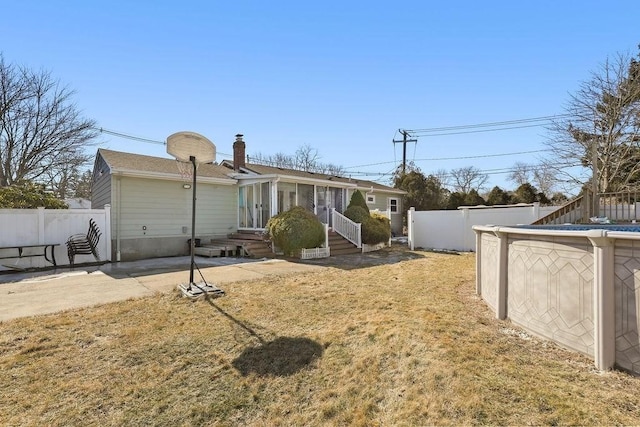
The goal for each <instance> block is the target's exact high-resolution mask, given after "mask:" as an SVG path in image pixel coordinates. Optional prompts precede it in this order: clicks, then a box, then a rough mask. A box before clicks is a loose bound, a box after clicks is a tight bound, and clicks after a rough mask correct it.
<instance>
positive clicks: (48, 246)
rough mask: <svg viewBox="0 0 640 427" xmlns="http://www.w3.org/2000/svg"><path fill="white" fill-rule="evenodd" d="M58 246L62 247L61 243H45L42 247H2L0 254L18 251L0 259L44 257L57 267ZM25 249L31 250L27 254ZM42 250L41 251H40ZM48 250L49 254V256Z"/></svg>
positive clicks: (0, 247)
mask: <svg viewBox="0 0 640 427" xmlns="http://www.w3.org/2000/svg"><path fill="white" fill-rule="evenodd" d="M56 246H60V244H59V243H43V244H41V245H15V246H0V252H4V251H18V252H17V254H11V253H10V254H9V255H6V254H4V255H2V256H0V259H14V258H30V257H37V256H42V257H44V259H45V260H47V261H48V262H50V263H51V264H53V266H54V267H56V266H57V265H58V264H57V263H56V254H55V249H56ZM25 249H29V250H28V251H26V253H25ZM38 249H40V250H41V251H39V250H38ZM47 250H48V251H49V253H48V254H47Z"/></svg>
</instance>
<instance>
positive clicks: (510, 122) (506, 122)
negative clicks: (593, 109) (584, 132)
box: [407, 114, 570, 133]
mask: <svg viewBox="0 0 640 427" xmlns="http://www.w3.org/2000/svg"><path fill="white" fill-rule="evenodd" d="M568 116H570V114H558V115H554V116H541V117H532V118H528V119H516V120H504V121H500V122H485V123H476V124H470V125H457V126H446V127H437V128H422V129H407V131H408V132H410V133H429V132H441V131H449V130H460V129H469V128H482V127H498V126H508V125H513V124H521V123H531V122H541V121H542V122H546V121H550V120H552V119H558V118H563V117H568Z"/></svg>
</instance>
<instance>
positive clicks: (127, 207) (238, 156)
mask: <svg viewBox="0 0 640 427" xmlns="http://www.w3.org/2000/svg"><path fill="white" fill-rule="evenodd" d="M190 188H191V185H190V180H189V179H185V178H183V176H182V175H181V173H180V171H179V168H178V165H177V161H176V160H173V159H165V158H158V157H151V156H144V155H138V154H130V153H123V152H117V151H112V150H106V149H99V150H98V153H97V155H96V160H95V164H94V170H93V186H92V189H93V190H92V208H94V209H97V208H102V207H104V206H105V205H107V204H109V205H111V229H112V252H113V254H112V259H114V260H119V261H130V260H135V259H144V258H153V257H163V256H174V255H184V254H185V253H188V243H187V242H188V240H189V239H190V237H191V206H192V192H191V190H190ZM356 190H360V191H361V192H362V193H363V195H364V196H365V199H366V200H367V204H368V205H369V208H370V209H371V210H375V209H379V210H381V211H386V212H389V215H390V218H391V224H392V231H393V232H394V233H396V234H400V233H401V232H402V195H403V194H404V191H402V190H398V189H395V188H392V187H388V186H384V185H381V184H378V183H375V182H372V181H363V180H354V179H351V178H345V177H338V176H331V175H324V174H318V173H313V172H303V171H297V170H293V169H284V168H277V167H271V166H264V165H258V164H250V163H247V162H246V144H245V142H244V141H243V139H242V135H236V141H235V142H234V145H233V161H229V160H225V161H222V162H221V163H220V164H211V163H209V164H201V165H199V167H198V170H197V206H196V228H195V235H196V236H197V237H198V238H199V239H201V240H205V241H206V240H208V239H217V238H221V237H225V236H227V235H229V234H230V233H234V232H236V231H254V232H258V231H262V230H263V229H264V227H265V225H266V224H267V221H268V220H269V218H271V217H272V216H274V215H277V214H278V213H280V212H283V211H286V210H288V209H290V208H291V207H293V206H296V205H300V206H304V207H305V208H306V209H308V210H309V211H311V212H314V213H315V215H316V216H317V217H318V219H319V220H320V221H321V222H323V223H325V224H329V227H331V225H332V224H331V221H332V219H331V211H332V209H336V210H337V211H338V212H343V211H344V209H346V206H347V205H348V203H349V200H350V198H351V195H352V194H353V193H354V192H355V191H356Z"/></svg>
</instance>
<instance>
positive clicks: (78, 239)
mask: <svg viewBox="0 0 640 427" xmlns="http://www.w3.org/2000/svg"><path fill="white" fill-rule="evenodd" d="M101 235H102V233H101V232H100V229H99V228H98V226H97V225H96V222H95V221H94V220H93V218H91V219H90V220H89V230H88V231H87V234H86V235H85V234H74V235H72V236H69V238H68V239H67V254H68V255H69V264H71V267H73V263H74V260H75V256H76V255H93V257H94V258H95V259H96V261H99V260H100V256H99V255H98V248H97V247H98V241H99V240H100V236H101Z"/></svg>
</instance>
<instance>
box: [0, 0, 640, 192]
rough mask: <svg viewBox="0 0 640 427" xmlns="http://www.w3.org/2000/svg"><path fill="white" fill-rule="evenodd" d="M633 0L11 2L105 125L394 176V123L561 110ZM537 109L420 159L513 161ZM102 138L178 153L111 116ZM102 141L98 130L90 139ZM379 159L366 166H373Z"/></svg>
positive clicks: (29, 40) (3, 38)
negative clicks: (300, 151)
mask: <svg viewBox="0 0 640 427" xmlns="http://www.w3.org/2000/svg"><path fill="white" fill-rule="evenodd" d="M639 11H640V8H638V6H637V1H612V2H608V3H606V4H605V3H603V2H601V1H591V0H586V1H557V0H556V1H547V0H538V1H526V2H525V1H486V2H476V1H449V2H434V1H396V2H380V1H323V2H304V1H233V2H230V1H225V2H220V1H203V2H197V1H188V0H185V1H182V2H163V1H149V2H147V1H127V2H125V1H114V0H111V1H86V0H84V1H29V0H25V1H21V2H5V4H3V6H2V18H1V19H2V25H1V26H0V52H2V54H3V55H4V59H5V61H7V62H9V63H14V64H20V65H25V66H27V67H29V68H33V69H45V70H48V71H51V73H52V74H53V76H54V77H55V78H57V79H59V80H60V81H61V82H62V83H64V84H66V85H68V86H69V87H70V88H72V89H74V90H75V91H76V95H75V97H74V100H75V103H76V104H77V106H78V108H79V109H81V110H82V111H83V113H84V114H85V115H86V116H87V117H89V118H92V119H94V120H96V121H97V122H98V125H99V126H100V127H103V128H105V129H109V130H113V131H117V132H123V133H126V134H131V135H135V136H138V137H143V138H148V139H152V140H158V141H164V140H165V139H166V137H167V136H168V135H170V134H172V133H174V132H177V131H181V130H190V131H194V132H198V133H200V134H202V135H204V136H206V137H208V138H209V139H211V140H212V141H213V142H214V143H215V145H216V147H217V151H218V153H219V154H218V160H222V159H225V158H229V157H230V154H231V153H232V149H231V146H232V143H233V141H234V135H235V134H236V133H243V134H244V135H245V140H246V142H247V153H248V154H249V155H251V154H256V153H262V154H265V155H268V154H274V153H277V152H283V153H294V152H295V150H296V149H297V148H298V147H300V146H302V145H306V144H308V145H310V146H312V147H314V148H316V149H317V150H318V152H319V154H320V156H321V159H320V160H321V161H322V162H325V163H334V164H338V165H342V166H344V167H345V168H347V171H348V172H349V173H352V174H353V176H359V177H362V178H366V179H373V180H379V181H381V182H385V180H386V179H387V177H385V176H384V175H381V174H384V173H387V172H390V171H391V170H393V169H394V167H395V165H397V164H398V163H399V162H400V161H401V160H402V146H401V144H393V143H392V139H393V138H394V137H395V138H400V135H399V134H397V133H396V131H397V130H398V129H417V128H434V127H445V126H457V125H467V124H476V123H486V122H499V121H508V120H518V119H526V118H533V117H541V116H549V115H555V114H562V113H563V112H564V111H563V106H564V104H565V103H566V101H567V100H568V94H569V93H571V92H574V91H575V90H576V89H577V88H578V86H579V85H580V83H581V82H582V81H584V80H587V79H588V78H589V75H590V72H592V71H594V70H596V69H597V68H598V66H599V65H600V64H601V63H602V62H603V61H604V60H606V58H607V57H608V56H613V55H615V54H616V53H619V52H622V53H631V54H635V53H636V52H637V45H638V43H640V36H639V33H638V32H637V23H638V19H639V18H640V12H639ZM546 137H547V133H546V131H545V130H544V128H542V127H537V128H524V129H514V130H509V131H500V132H481V133H472V134H458V135H447V136H438V137H420V138H419V139H418V142H417V144H409V145H408V146H407V157H408V159H409V160H414V159H417V161H416V163H417V165H418V166H419V167H420V168H421V169H422V171H423V172H425V173H426V174H429V173H432V172H435V171H436V170H439V169H445V170H451V169H454V168H460V167H465V166H475V167H477V168H479V169H480V170H483V171H489V172H492V173H491V175H490V181H489V184H488V185H489V186H493V185H499V186H501V187H503V188H505V189H512V188H513V187H514V184H512V183H510V182H508V181H506V177H507V175H506V174H505V173H493V172H495V171H496V170H502V171H504V170H506V169H508V168H509V167H511V166H512V165H513V164H514V163H516V162H526V163H535V162H536V161H537V160H536V158H535V157H536V154H522V155H510V156H502V157H477V158H472V159H471V158H459V159H452V160H434V159H442V158H451V157H470V156H471V157H473V156H485V155H494V154H501V153H514V152H523V151H536V150H541V149H544V148H545V147H544V145H543V142H544V140H545V138H546ZM98 146H99V147H104V148H109V149H113V150H121V151H128V152H134V153H140V154H149V155H156V156H165V157H166V156H168V155H167V154H166V151H165V147H164V146H163V145H161V144H149V143H142V142H136V141H132V140H127V139H122V138H117V137H113V136H111V135H107V134H102V135H101V136H100V139H99V144H98ZM94 150H95V148H92V151H94ZM363 165H373V166H363Z"/></svg>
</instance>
